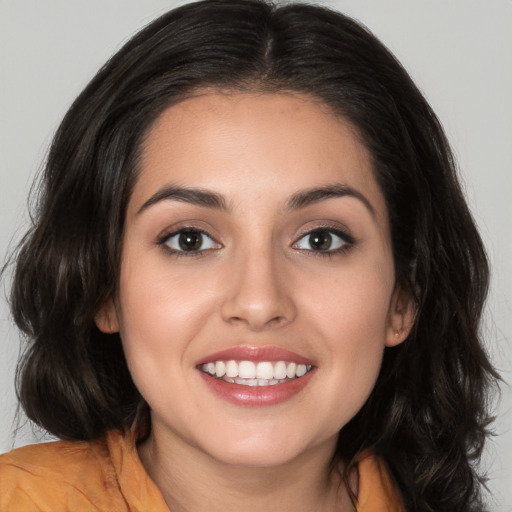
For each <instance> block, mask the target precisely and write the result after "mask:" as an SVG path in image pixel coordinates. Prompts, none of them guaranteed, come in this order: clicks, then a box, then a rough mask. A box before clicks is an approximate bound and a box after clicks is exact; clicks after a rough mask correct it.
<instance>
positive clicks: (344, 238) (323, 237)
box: [293, 229, 354, 253]
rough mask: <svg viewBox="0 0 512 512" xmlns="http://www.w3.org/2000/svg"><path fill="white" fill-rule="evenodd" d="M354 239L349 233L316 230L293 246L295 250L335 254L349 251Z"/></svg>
mask: <svg viewBox="0 0 512 512" xmlns="http://www.w3.org/2000/svg"><path fill="white" fill-rule="evenodd" d="M353 244H354V239H353V238H352V237H351V236H350V235H348V234H347V233H343V232H342V231H340V230H334V229H315V230H313V231H310V232H309V233H306V234H305V235H303V236H302V237H301V238H299V240H297V242H295V243H294V244H293V247H294V248H295V249H301V250H303V251H311V252H318V253H335V252H340V251H342V250H345V249H349V248H350V247H351V246H352V245H353Z"/></svg>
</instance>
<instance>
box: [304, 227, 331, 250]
mask: <svg viewBox="0 0 512 512" xmlns="http://www.w3.org/2000/svg"><path fill="white" fill-rule="evenodd" d="M308 237H309V240H308V242H309V245H310V247H311V249H313V250H314V251H328V250H329V249H330V248H331V244H332V236H331V234H330V233H328V232H327V231H318V232H316V233H311V234H310V235H308Z"/></svg>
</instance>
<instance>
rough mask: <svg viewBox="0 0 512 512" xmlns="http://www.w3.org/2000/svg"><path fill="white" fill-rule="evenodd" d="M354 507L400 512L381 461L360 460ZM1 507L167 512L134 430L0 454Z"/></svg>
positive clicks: (5, 510)
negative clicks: (90, 439)
mask: <svg viewBox="0 0 512 512" xmlns="http://www.w3.org/2000/svg"><path fill="white" fill-rule="evenodd" d="M358 471H359V493H358V502H357V505H356V506H357V511H358V512H404V510H405V509H404V507H403V505H402V500H401V498H400V495H399V493H398V491H397V490H396V489H395V487H394V485H393V483H392V480H391V478H390V476H389V473H388V471H387V469H386V467H385V464H384V462H383V461H381V460H380V459H378V458H376V457H374V456H372V455H366V456H364V457H363V458H362V459H361V460H360V461H359V463H358ZM0 511H1V512H32V511H41V512H43V511H44V512H57V511H58V512H64V511H68V512H93V511H94V512H169V510H168V508H167V505H166V504H165V501H164V499H163V498H162V495H161V494H160V491H159V490H158V488H157V487H156V485H155V484H154V483H153V481H152V480H151V479H150V478H149V476H148V474H147V473H146V471H145V469H144V467H143V466H142V463H141V461H140V459H139V457H138V454H137V450H136V448H135V442H134V438H133V436H132V435H125V434H122V433H120V432H117V431H112V432H110V433H108V434H107V436H106V437H105V438H104V439H101V440H99V441H95V442H66V441H58V442H54V443H45V444H39V445H33V446H25V447H23V448H18V449H17V450H13V451H12V452H9V453H6V454H4V455H2V456H1V457H0Z"/></svg>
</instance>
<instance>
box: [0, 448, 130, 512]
mask: <svg viewBox="0 0 512 512" xmlns="http://www.w3.org/2000/svg"><path fill="white" fill-rule="evenodd" d="M118 487H119V486H118V484H117V478H116V472H115V470H114V467H113V465H112V462H111V457H110V453H109V448H108V443H107V440H106V439H101V440H99V441H91V442H65V441H58V442H53V443H45V444H40V445H33V446H26V447H23V448H18V449H16V450H13V451H11V452H9V453H6V454H4V455H2V456H0V510H2V512H4V511H5V512H7V511H21V510H24V511H29V510H53V511H55V510H63V509H64V507H66V508H65V510H84V511H89V510H91V511H93V510H94V511H96V510H125V508H119V506H118V504H117V503H115V502H116V501H118V499H117V498H118V497H119V494H120V493H119V488H118ZM121 501H122V500H121ZM114 504H115V508H114V509H112V508H108V507H111V506H113V505H114Z"/></svg>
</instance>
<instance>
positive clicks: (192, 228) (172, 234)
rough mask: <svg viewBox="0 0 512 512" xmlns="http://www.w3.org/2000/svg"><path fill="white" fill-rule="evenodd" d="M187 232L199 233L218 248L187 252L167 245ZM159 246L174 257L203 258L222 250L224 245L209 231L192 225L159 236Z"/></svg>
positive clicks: (170, 230)
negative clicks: (204, 255)
mask: <svg viewBox="0 0 512 512" xmlns="http://www.w3.org/2000/svg"><path fill="white" fill-rule="evenodd" d="M187 231H191V232H194V233H199V234H201V235H202V236H204V237H207V238H209V239H210V240H211V241H212V242H213V243H214V244H215V245H216V246H217V247H208V248H205V249H197V250H190V251H186V250H182V249H178V248H174V247H171V246H170V245H168V244H167V242H168V241H169V240H170V239H172V238H173V237H175V236H178V235H180V234H182V233H185V232H187ZM157 244H158V245H159V246H161V247H162V248H163V249H164V250H165V251H166V252H168V253H171V254H174V255H178V256H201V255H203V254H204V253H205V252H208V251H211V250H216V249H220V248H222V247H223V245H222V244H221V243H220V242H218V241H217V239H216V237H215V236H213V235H212V234H210V233H209V232H208V231H207V230H205V229H203V228H200V227H198V226H197V225H192V224H185V225H182V226H180V227H178V228H174V229H169V230H167V231H164V232H163V234H161V235H159V236H158V239H157Z"/></svg>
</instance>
